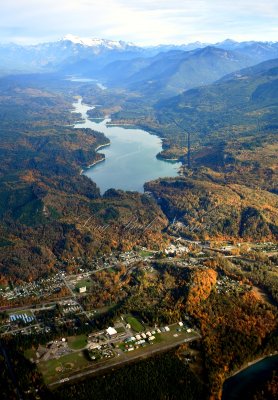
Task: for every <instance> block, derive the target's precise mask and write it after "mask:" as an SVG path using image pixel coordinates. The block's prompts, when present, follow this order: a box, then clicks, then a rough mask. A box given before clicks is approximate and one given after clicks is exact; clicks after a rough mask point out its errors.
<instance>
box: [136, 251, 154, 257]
mask: <svg viewBox="0 0 278 400" xmlns="http://www.w3.org/2000/svg"><path fill="white" fill-rule="evenodd" d="M139 255H140V257H151V256H153V255H154V252H153V251H149V250H141V251H139Z"/></svg>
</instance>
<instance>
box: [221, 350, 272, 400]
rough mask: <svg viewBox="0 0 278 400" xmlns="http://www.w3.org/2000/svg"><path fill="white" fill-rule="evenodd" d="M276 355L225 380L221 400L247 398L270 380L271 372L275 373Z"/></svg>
mask: <svg viewBox="0 0 278 400" xmlns="http://www.w3.org/2000/svg"><path fill="white" fill-rule="evenodd" d="M277 369H278V355H275V356H271V357H266V358H264V359H263V360H261V361H259V362H257V363H255V364H253V365H251V366H250V367H248V368H246V369H244V370H242V371H241V372H239V373H238V374H236V375H234V376H232V377H231V378H229V379H227V380H226V381H225V382H224V385H223V394H222V400H238V399H247V398H249V395H250V392H251V393H252V392H253V391H254V388H256V387H259V385H261V384H263V383H264V382H267V381H268V380H270V379H271V377H272V374H273V371H276V373H277Z"/></svg>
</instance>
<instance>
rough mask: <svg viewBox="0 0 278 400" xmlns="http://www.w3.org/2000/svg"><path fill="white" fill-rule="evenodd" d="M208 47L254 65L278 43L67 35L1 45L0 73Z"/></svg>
mask: <svg viewBox="0 0 278 400" xmlns="http://www.w3.org/2000/svg"><path fill="white" fill-rule="evenodd" d="M208 46H213V47H214V48H221V49H224V50H229V51H237V52H239V53H242V54H244V55H245V56H249V57H252V59H253V61H254V64H256V63H258V62H261V61H265V60H267V59H271V58H276V57H278V43H277V42H253V41H252V42H235V41H232V40H230V39H227V40H225V41H223V42H219V43H216V44H211V43H201V42H195V43H189V44H182V45H168V44H167V45H163V44H162V45H158V46H149V47H140V46H137V45H135V44H133V43H127V42H124V41H121V40H119V41H116V40H107V39H98V38H81V37H79V36H75V35H72V34H68V35H66V36H64V37H63V38H62V39H61V40H58V41H56V42H49V43H41V44H36V45H28V46H24V45H19V44H13V43H11V44H0V71H1V70H2V71H5V70H6V71H9V72H19V73H20V72H22V71H24V72H38V71H40V72H44V71H57V69H59V68H61V67H62V66H63V67H64V66H65V65H66V64H68V65H71V66H72V65H74V63H75V62H77V63H80V61H84V60H86V62H87V64H88V63H89V62H91V63H94V61H96V60H98V62H97V64H98V66H100V67H104V66H105V65H107V64H109V63H110V62H113V61H115V60H124V59H133V58H136V57H143V58H148V57H154V56H156V55H158V54H159V53H165V52H169V51H172V50H175V51H176V50H178V51H182V52H189V51H194V50H196V49H202V48H206V47H208ZM100 58H102V61H101V62H99V59H100ZM81 73H82V71H81Z"/></svg>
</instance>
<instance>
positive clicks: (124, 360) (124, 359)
mask: <svg viewBox="0 0 278 400" xmlns="http://www.w3.org/2000/svg"><path fill="white" fill-rule="evenodd" d="M198 339H200V336H199V335H196V336H193V337H191V338H189V339H182V340H180V341H175V342H173V343H165V344H164V345H161V344H159V346H158V347H155V348H152V346H151V345H150V346H148V347H147V348H144V349H140V350H139V353H138V352H137V351H136V350H135V351H134V353H132V354H131V353H123V355H121V356H120V358H121V360H120V359H119V358H113V359H112V360H111V361H108V360H107V361H105V365H103V363H98V364H95V365H94V366H93V367H90V369H89V370H86V371H83V372H79V373H77V374H75V375H72V376H69V377H67V378H63V379H60V380H59V381H56V382H53V383H50V384H49V385H48V386H49V387H55V386H59V385H60V384H61V383H64V382H72V381H75V380H77V379H80V378H84V377H85V376H88V375H94V374H98V373H99V372H100V371H102V372H103V371H106V370H111V369H113V368H114V367H116V368H117V367H120V366H123V365H125V364H129V363H133V362H134V361H138V360H141V359H144V358H148V357H151V356H153V355H154V354H157V353H162V352H164V351H167V350H170V349H173V348H175V347H177V346H180V345H181V344H183V343H188V342H192V341H194V340H198ZM153 346H155V345H153Z"/></svg>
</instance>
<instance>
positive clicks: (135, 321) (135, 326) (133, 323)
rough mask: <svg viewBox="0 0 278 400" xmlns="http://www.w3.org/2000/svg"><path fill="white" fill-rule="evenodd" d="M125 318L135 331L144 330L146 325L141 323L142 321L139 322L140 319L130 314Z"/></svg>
mask: <svg viewBox="0 0 278 400" xmlns="http://www.w3.org/2000/svg"><path fill="white" fill-rule="evenodd" d="M125 319H126V322H127V323H128V324H129V325H130V326H131V328H132V329H133V330H134V331H135V332H141V331H143V330H144V327H143V325H142V324H141V322H139V321H138V319H136V318H135V317H132V316H131V315H128V316H127V317H126V318H125Z"/></svg>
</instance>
